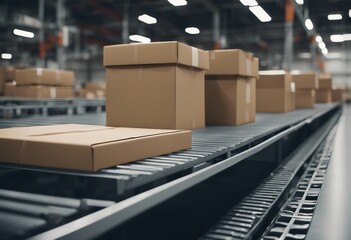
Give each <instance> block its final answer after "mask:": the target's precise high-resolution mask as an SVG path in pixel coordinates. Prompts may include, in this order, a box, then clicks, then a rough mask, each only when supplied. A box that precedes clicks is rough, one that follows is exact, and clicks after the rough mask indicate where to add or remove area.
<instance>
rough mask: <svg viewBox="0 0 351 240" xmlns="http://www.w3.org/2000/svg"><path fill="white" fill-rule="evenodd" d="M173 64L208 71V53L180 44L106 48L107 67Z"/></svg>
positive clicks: (155, 43) (147, 44)
mask: <svg viewBox="0 0 351 240" xmlns="http://www.w3.org/2000/svg"><path fill="white" fill-rule="evenodd" d="M121 56H122V57H121ZM172 63H173V64H181V65H186V66H192V67H196V68H200V69H208V68H209V58H208V52H207V51H203V50H200V49H197V48H194V47H191V46H188V45H186V44H183V43H180V42H152V43H146V44H142V43H136V44H119V45H111V46H105V47H104V66H105V67H111V66H130V65H145V64H147V65H148V64H172Z"/></svg>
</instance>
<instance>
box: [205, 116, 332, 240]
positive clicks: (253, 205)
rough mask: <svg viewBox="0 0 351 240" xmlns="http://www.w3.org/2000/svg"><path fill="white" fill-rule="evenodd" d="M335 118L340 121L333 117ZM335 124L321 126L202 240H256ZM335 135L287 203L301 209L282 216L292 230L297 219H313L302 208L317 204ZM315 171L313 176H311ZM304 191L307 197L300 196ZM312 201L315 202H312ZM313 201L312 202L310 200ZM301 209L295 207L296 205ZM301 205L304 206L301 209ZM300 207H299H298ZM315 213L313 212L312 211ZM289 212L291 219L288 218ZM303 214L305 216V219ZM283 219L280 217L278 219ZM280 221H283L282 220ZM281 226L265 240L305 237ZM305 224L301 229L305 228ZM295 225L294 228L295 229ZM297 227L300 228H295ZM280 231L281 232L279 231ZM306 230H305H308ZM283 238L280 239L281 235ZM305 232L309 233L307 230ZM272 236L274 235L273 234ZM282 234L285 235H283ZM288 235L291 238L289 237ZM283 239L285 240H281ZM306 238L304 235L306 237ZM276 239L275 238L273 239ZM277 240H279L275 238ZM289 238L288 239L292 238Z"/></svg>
mask: <svg viewBox="0 0 351 240" xmlns="http://www.w3.org/2000/svg"><path fill="white" fill-rule="evenodd" d="M334 118H337V117H336V116H334ZM334 124H335V120H334V121H330V122H329V124H327V125H325V126H324V127H322V128H321V129H320V130H319V131H318V132H317V133H315V134H313V135H312V136H311V137H310V138H309V139H308V140H307V141H306V142H305V143H304V145H303V146H302V147H300V149H299V150H298V152H297V153H294V156H293V157H292V158H291V159H289V160H288V161H287V162H286V163H283V164H282V165H281V166H280V167H278V168H277V169H276V170H275V171H274V172H273V173H272V174H271V176H269V177H268V178H267V179H266V180H265V181H264V182H263V183H261V184H260V186H258V187H257V188H256V189H255V190H254V191H253V192H252V193H251V194H249V195H248V196H247V197H246V198H245V199H243V200H242V201H241V202H240V203H239V204H238V205H236V206H235V207H234V208H233V209H232V210H231V211H230V212H229V213H228V214H227V215H226V216H225V217H223V218H222V220H220V221H219V222H218V223H217V224H216V225H215V226H214V227H213V228H211V229H210V230H209V231H208V233H207V234H206V235H204V236H203V237H201V239H203V240H234V239H256V238H257V236H256V233H257V231H258V229H259V228H260V227H262V226H260V223H262V222H263V221H264V219H265V218H266V217H267V216H268V214H269V213H270V212H272V211H274V207H276V205H277V204H278V200H279V199H280V198H282V196H283V195H284V194H286V193H287V192H286V190H287V189H289V187H288V186H289V185H291V184H292V181H293V179H294V177H295V176H296V174H297V172H298V171H299V170H300V169H301V167H302V165H303V164H304V163H305V162H306V160H307V159H308V158H309V156H310V155H311V154H312V152H313V151H314V149H316V148H317V147H318V145H319V144H320V142H321V141H322V140H323V139H324V137H325V136H326V135H327V134H328V133H329V131H330V129H331V127H332V126H333V125H334ZM334 135H335V127H334V130H333V131H332V132H331V133H329V135H328V138H327V140H326V142H325V143H324V147H325V148H323V149H322V150H320V152H319V153H317V154H316V155H315V157H314V160H313V161H312V163H311V164H310V169H308V170H307V173H306V174H305V177H304V178H303V180H302V181H301V182H300V185H299V186H298V190H297V192H296V194H295V195H294V196H293V198H292V200H291V203H290V202H289V203H288V206H287V207H286V208H290V209H292V208H294V209H295V210H296V211H298V210H302V213H301V215H298V213H297V214H294V212H291V211H290V210H284V211H283V212H282V215H284V214H285V215H284V216H283V217H284V218H285V219H286V218H287V217H290V219H291V221H290V222H289V221H288V224H287V225H286V226H285V227H286V228H290V227H291V224H290V223H292V222H293V221H294V220H295V218H296V219H297V220H300V219H301V218H304V220H309V221H310V220H311V217H312V215H311V213H308V214H306V215H304V213H303V211H304V210H306V209H305V208H303V209H301V206H302V205H303V206H305V205H308V204H310V203H311V204H312V202H311V201H314V202H313V204H316V201H315V200H316V199H315V195H316V194H317V195H318V192H316V191H317V189H318V187H319V188H320V185H321V184H319V183H317V180H321V179H320V178H322V177H320V175H323V176H324V173H325V169H326V167H327V165H326V164H327V162H328V161H329V158H330V151H331V142H332V139H333V137H334ZM311 171H312V173H311ZM314 190H316V191H314ZM301 192H303V193H306V194H302V195H300V194H301ZM312 198H313V199H312ZM309 200H311V201H309ZM297 202H298V206H297V207H296V206H295V205H296V203H297ZM300 205H301V206H300ZM299 206H300V207H299ZM312 212H313V210H312ZM286 213H288V215H289V214H290V213H291V214H292V215H291V214H290V215H289V216H287V215H286ZM302 215H304V216H302ZM279 219H280V218H279ZM279 221H280V220H279ZM278 225H279V226H280V227H276V226H272V227H271V228H272V232H271V233H269V234H268V235H267V236H268V237H267V238H266V237H265V238H264V239H285V237H287V236H288V237H290V238H291V239H299V237H301V236H302V235H294V236H292V235H291V234H290V235H289V234H288V231H289V230H283V229H282V227H281V224H280V223H279V224H278ZM305 226H306V225H303V226H301V228H304V227H305ZM295 227H296V226H294V227H293V228H295ZM296 228H297V227H296ZM278 229H279V231H278ZM305 230H306V229H305ZM277 232H279V233H280V235H279V236H278V233H277ZM305 233H306V231H305ZM270 234H271V235H270ZM282 234H283V235H282ZM287 234H288V235H287ZM280 236H282V238H279V237H280ZM303 236H304V237H305V235H303ZM270 237H273V238H270ZM275 237H277V238H275ZM290 238H288V239H290Z"/></svg>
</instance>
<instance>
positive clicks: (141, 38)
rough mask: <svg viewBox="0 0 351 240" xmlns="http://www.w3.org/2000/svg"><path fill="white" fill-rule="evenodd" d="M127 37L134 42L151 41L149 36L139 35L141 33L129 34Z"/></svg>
mask: <svg viewBox="0 0 351 240" xmlns="http://www.w3.org/2000/svg"><path fill="white" fill-rule="evenodd" d="M129 39H130V40H132V41H134V42H141V43H149V42H151V39H150V38H147V37H144V36H141V35H130V36H129Z"/></svg>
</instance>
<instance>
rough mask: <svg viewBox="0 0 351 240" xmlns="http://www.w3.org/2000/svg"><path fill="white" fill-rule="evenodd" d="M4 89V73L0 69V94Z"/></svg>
mask: <svg viewBox="0 0 351 240" xmlns="http://www.w3.org/2000/svg"><path fill="white" fill-rule="evenodd" d="M4 90H5V74H4V71H2V70H1V69H0V95H2V94H3V93H4Z"/></svg>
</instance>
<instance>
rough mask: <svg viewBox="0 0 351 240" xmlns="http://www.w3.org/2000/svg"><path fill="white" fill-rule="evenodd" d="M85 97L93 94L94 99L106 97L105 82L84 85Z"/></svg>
mask: <svg viewBox="0 0 351 240" xmlns="http://www.w3.org/2000/svg"><path fill="white" fill-rule="evenodd" d="M85 91H86V94H87V95H90V94H94V96H95V98H105V97H106V82H105V81H104V82H88V83H86V85H85Z"/></svg>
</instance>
